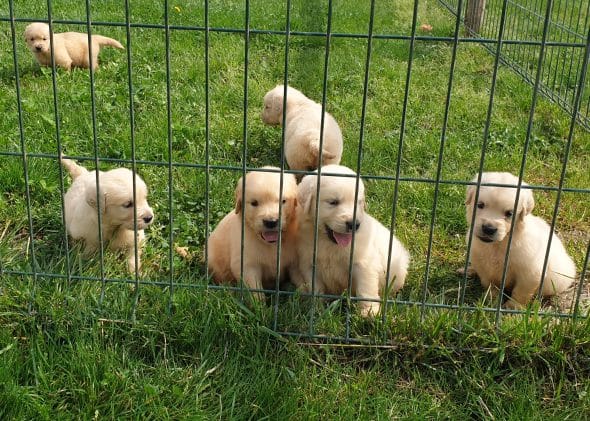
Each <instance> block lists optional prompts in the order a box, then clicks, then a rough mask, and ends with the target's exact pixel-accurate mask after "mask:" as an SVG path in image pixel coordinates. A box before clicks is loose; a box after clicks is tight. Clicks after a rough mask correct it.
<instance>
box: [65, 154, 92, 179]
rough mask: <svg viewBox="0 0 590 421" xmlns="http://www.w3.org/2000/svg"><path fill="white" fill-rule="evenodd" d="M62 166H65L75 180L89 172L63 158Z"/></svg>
mask: <svg viewBox="0 0 590 421" xmlns="http://www.w3.org/2000/svg"><path fill="white" fill-rule="evenodd" d="M61 164H62V165H63V166H64V168H65V169H66V170H68V172H69V173H70V175H71V176H72V179H73V180H75V179H76V178H78V177H79V176H80V175H82V174H86V173H87V172H88V170H87V169H86V168H84V167H82V166H80V165H78V164H76V163H75V162H74V161H72V160H71V159H66V158H62V159H61Z"/></svg>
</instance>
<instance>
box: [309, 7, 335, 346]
mask: <svg viewBox="0 0 590 421" xmlns="http://www.w3.org/2000/svg"><path fill="white" fill-rule="evenodd" d="M331 44H332V0H328V21H327V22H326V43H325V47H324V48H325V54H324V73H323V79H322V116H321V118H320V143H319V146H318V148H319V155H318V163H320V162H321V161H322V159H323V149H324V125H325V117H326V115H325V114H326V98H327V91H328V68H329V64H330V48H331ZM321 177H322V166H321V165H318V169H317V179H316V186H315V197H316V201H315V203H314V213H313V215H314V228H313V254H312V256H313V257H312V265H311V295H312V307H311V313H310V316H309V335H310V336H312V335H314V332H315V324H314V320H315V307H316V302H317V301H316V300H317V297H316V283H317V279H316V276H317V256H318V235H319V227H318V222H319V216H318V215H319V209H320V184H321Z"/></svg>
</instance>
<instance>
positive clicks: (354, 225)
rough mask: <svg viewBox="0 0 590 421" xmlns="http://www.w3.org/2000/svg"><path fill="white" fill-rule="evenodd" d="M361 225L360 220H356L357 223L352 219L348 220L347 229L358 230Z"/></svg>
mask: <svg viewBox="0 0 590 421" xmlns="http://www.w3.org/2000/svg"><path fill="white" fill-rule="evenodd" d="M360 226H361V223H360V222H359V221H356V223H353V222H352V221H346V229H347V230H348V231H356V230H357V229H359V227H360Z"/></svg>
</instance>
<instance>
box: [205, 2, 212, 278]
mask: <svg viewBox="0 0 590 421" xmlns="http://www.w3.org/2000/svg"><path fill="white" fill-rule="evenodd" d="M204 7H205V17H204V19H205V29H204V31H205V56H204V59H205V242H204V247H203V248H204V249H205V263H207V262H209V247H208V243H207V239H208V238H209V224H210V223H211V216H210V215H209V213H210V211H211V209H210V205H209V189H210V188H211V161H210V160H211V157H210V156H209V155H210V154H211V150H210V146H211V129H210V127H209V124H210V121H209V120H210V111H211V110H210V106H211V103H210V101H211V99H210V97H209V89H210V86H209V42H210V40H209V32H210V28H209V0H205V4H204ZM205 276H206V279H207V280H209V276H210V274H209V265H208V264H205ZM208 284H209V282H207V285H208Z"/></svg>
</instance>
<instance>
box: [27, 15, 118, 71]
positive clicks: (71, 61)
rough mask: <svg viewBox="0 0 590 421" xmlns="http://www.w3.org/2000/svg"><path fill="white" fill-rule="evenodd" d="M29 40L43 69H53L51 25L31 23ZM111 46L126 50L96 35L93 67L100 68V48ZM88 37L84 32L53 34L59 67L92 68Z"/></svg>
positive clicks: (68, 68) (28, 42)
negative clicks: (45, 67)
mask: <svg viewBox="0 0 590 421" xmlns="http://www.w3.org/2000/svg"><path fill="white" fill-rule="evenodd" d="M25 41H26V42H27V46H28V47H29V50H31V52H32V53H33V55H34V56H35V58H36V59H37V61H38V62H39V64H40V65H41V66H49V67H51V47H50V38H49V25H47V24H46V23H42V22H34V23H31V24H30V25H29V26H27V27H26V29H25ZM102 46H110V47H115V48H119V49H123V48H124V47H123V46H122V45H121V43H120V42H119V41H117V40H114V39H112V38H108V37H103V36H102V35H92V68H93V69H94V70H96V69H97V68H98V52H99V51H100V47H102ZM88 53H89V49H88V34H83V33H80V32H63V33H61V34H55V33H54V34H53V56H54V59H55V65H56V66H60V67H63V68H64V69H66V70H70V69H71V68H72V67H82V68H85V69H87V68H88V67H90V55H89V54H88Z"/></svg>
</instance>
